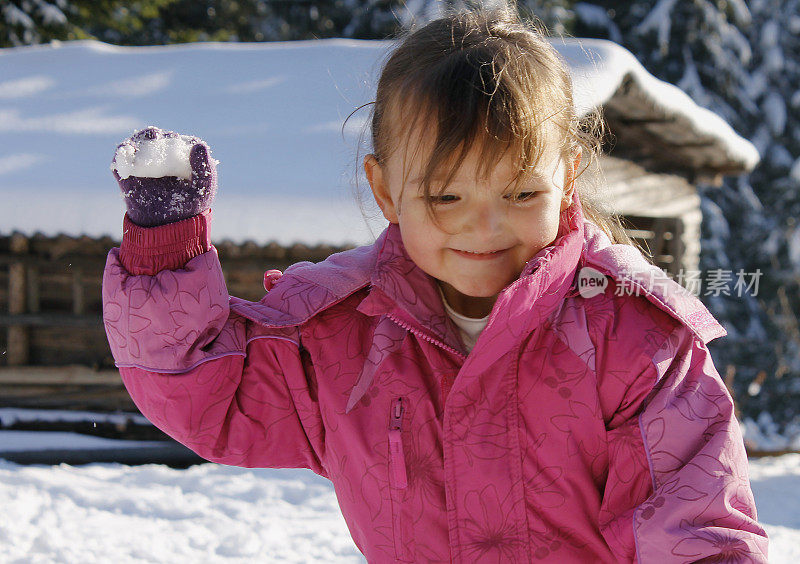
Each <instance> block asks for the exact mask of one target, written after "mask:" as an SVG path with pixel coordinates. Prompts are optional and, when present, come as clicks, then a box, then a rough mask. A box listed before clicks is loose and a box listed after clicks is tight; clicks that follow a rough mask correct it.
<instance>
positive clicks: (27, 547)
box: [0, 454, 800, 564]
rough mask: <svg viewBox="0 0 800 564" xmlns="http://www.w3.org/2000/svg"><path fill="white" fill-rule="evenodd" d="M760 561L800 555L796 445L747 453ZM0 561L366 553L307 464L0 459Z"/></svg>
mask: <svg viewBox="0 0 800 564" xmlns="http://www.w3.org/2000/svg"><path fill="white" fill-rule="evenodd" d="M750 473H751V479H752V485H753V491H754V493H755V496H756V502H757V505H758V512H759V518H760V521H761V523H762V524H763V525H764V527H765V528H766V530H767V532H768V534H769V535H770V539H771V540H770V562H772V563H774V564H790V563H791V564H794V563H796V562H797V561H798V559H800V511H799V510H798V507H800V454H788V455H784V456H781V457H776V458H761V459H754V460H751V461H750ZM0 507H2V511H1V512H0V562H9V563H11V562H14V563H22V562H25V563H39V562H42V563H44V562H47V563H49V562H61V563H71V562H76V563H78V562H79V563H82V564H83V563H91V562H225V563H227V562H255V561H260V562H306V563H307V562H364V559H363V557H362V556H361V554H360V553H359V552H358V550H357V548H356V547H355V545H354V544H353V542H352V540H351V539H350V536H349V533H348V531H347V527H346V525H345V523H344V519H343V518H342V516H341V513H340V512H339V508H338V505H337V503H336V497H335V495H334V491H333V486H332V485H331V484H330V482H328V481H327V480H325V479H324V478H320V477H319V476H317V475H315V474H313V473H312V472H310V471H308V470H294V469H280V470H274V469H246V468H234V467H230V466H222V465H218V464H201V465H197V466H193V467H191V468H188V469H186V470H175V469H171V468H168V467H166V466H161V465H154V464H151V465H145V466H124V465H120V464H90V465H86V466H79V467H77V466H68V465H64V464H62V465H59V466H19V465H16V464H13V463H10V462H5V461H0Z"/></svg>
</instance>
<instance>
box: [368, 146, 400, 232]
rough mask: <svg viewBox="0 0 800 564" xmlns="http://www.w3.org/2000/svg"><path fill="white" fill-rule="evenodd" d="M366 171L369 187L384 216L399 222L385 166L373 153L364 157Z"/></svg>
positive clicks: (391, 221) (391, 220)
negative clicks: (384, 171)
mask: <svg viewBox="0 0 800 564" xmlns="http://www.w3.org/2000/svg"><path fill="white" fill-rule="evenodd" d="M364 172H365V173H366V175H367V181H369V187H370V188H371V189H372V195H373V196H375V201H376V202H377V203H378V207H380V208H381V212H383V217H385V218H386V219H387V220H388V221H389V223H398V219H397V209H396V206H395V205H394V201H393V200H392V194H391V192H390V190H389V184H388V183H387V182H386V176H385V175H384V173H383V168H381V165H380V164H378V160H377V159H376V158H375V155H373V154H372V153H370V154H369V155H366V156H365V157H364Z"/></svg>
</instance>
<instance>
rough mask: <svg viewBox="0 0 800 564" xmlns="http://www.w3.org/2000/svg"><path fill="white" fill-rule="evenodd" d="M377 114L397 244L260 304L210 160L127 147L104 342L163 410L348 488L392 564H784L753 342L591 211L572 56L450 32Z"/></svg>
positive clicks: (147, 140) (394, 71)
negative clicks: (747, 436) (251, 296)
mask: <svg viewBox="0 0 800 564" xmlns="http://www.w3.org/2000/svg"><path fill="white" fill-rule="evenodd" d="M373 112H374V114H373V119H372V134H373V145H374V153H373V154H370V155H368V156H367V157H366V158H365V159H364V167H365V171H366V175H367V178H368V180H369V183H370V186H371V188H372V191H373V194H374V196H375V198H376V201H377V203H378V205H379V206H380V208H381V210H382V211H383V214H384V216H385V217H386V219H387V220H388V221H389V222H390V225H389V227H388V228H387V229H386V230H385V231H384V232H383V233H382V234H381V235H380V237H379V238H378V240H377V241H376V242H375V243H374V244H373V245H370V246H367V247H361V248H357V249H354V250H351V251H346V252H343V253H339V254H336V255H333V256H331V257H330V258H329V259H328V260H326V261H324V262H322V263H319V264H311V263H300V264H296V265H294V266H292V267H290V268H288V269H287V270H286V272H285V273H284V274H283V275H281V274H280V273H279V272H277V271H270V272H267V274H266V276H265V287H266V289H267V294H266V295H265V296H264V298H263V299H262V300H261V301H259V302H257V303H253V302H247V301H244V300H241V299H237V298H235V297H229V296H228V293H227V291H226V288H225V282H224V280H223V276H222V271H221V269H220V264H219V261H218V258H217V253H216V251H215V249H214V247H213V246H212V245H211V243H210V240H209V225H210V220H211V215H210V210H209V208H210V205H211V202H212V200H213V197H214V193H215V192H216V168H215V167H216V161H214V160H213V159H211V157H210V153H209V149H208V146H207V145H206V144H205V143H204V142H202V141H200V140H198V139H194V138H188V137H183V136H179V135H177V134H174V133H166V132H163V131H160V130H158V129H156V128H148V129H146V130H144V131H142V132H139V133H138V134H136V135H134V136H133V137H132V138H130V139H129V140H127V141H126V142H125V143H123V144H122V145H121V146H120V147H119V148H118V150H117V154H116V156H115V160H114V163H113V164H112V167H113V169H114V174H115V176H116V178H117V180H118V181H119V183H120V185H121V187H122V190H123V193H124V194H125V197H126V202H127V206H128V213H127V215H126V217H125V220H124V234H123V240H122V245H121V247H120V248H118V249H112V251H111V252H110V254H109V257H108V264H107V267H106V271H105V277H104V282H103V297H104V303H105V309H104V317H105V324H106V330H107V333H108V338H109V342H110V344H111V347H112V350H113V352H114V357H115V359H116V362H117V366H118V367H119V368H120V372H121V375H122V379H123V381H124V383H125V386H126V387H127V389H128V390H129V392H130V394H131V396H132V397H133V399H134V401H135V402H136V404H137V406H138V407H139V409H140V410H141V411H142V413H143V414H145V415H146V416H147V417H148V418H149V419H150V420H151V421H152V422H153V423H154V424H155V425H157V426H158V427H159V428H161V429H163V430H164V431H165V432H167V433H168V434H170V435H171V436H172V437H174V438H175V439H177V440H178V441H180V442H181V443H183V444H185V445H186V446H188V447H189V448H191V449H192V450H194V451H195V452H197V453H198V454H199V455H201V456H202V457H204V458H206V459H208V460H211V461H215V462H220V463H224V464H230V465H237V466H247V467H303V468H310V469H311V470H313V471H314V472H316V473H317V474H320V475H322V476H325V477H327V478H329V479H330V480H331V481H332V482H333V484H334V486H335V489H336V495H337V498H338V500H339V504H340V506H341V509H342V512H343V514H344V517H345V519H346V521H347V525H348V527H349V529H350V532H351V534H352V536H353V539H354V541H355V543H356V545H357V546H358V548H359V549H360V550H361V551H362V552H363V553H364V555H365V556H366V558H367V560H368V561H369V562H394V561H402V562H457V563H471V562H522V561H526V562H527V561H532V560H537V561H543V562H554V563H560V564H564V563H570V562H574V563H587V562H619V561H622V562H632V561H640V562H655V563H665V562H695V561H704V562H711V561H714V562H717V561H719V562H722V561H724V562H766V550H767V539H766V535H765V533H764V531H763V529H762V528H761V527H760V526H759V525H758V523H757V521H756V510H755V505H754V501H753V496H752V493H751V490H750V485H749V481H748V476H747V459H746V456H745V451H744V447H743V443H742V438H741V436H740V432H739V427H738V425H737V422H736V420H735V418H734V415H733V405H732V401H731V397H730V395H729V394H728V392H727V390H726V388H725V386H724V384H723V382H722V381H721V379H720V377H719V375H718V374H717V371H716V370H715V369H714V364H713V362H712V360H711V357H710V356H709V352H708V349H707V348H706V344H707V343H708V341H710V340H711V339H714V338H716V337H720V336H723V335H725V330H724V329H723V328H722V327H721V326H720V325H719V324H718V323H717V322H716V321H715V320H714V318H713V317H712V316H711V315H710V314H709V313H708V311H707V310H706V308H705V307H704V306H703V305H702V304H701V303H700V302H699V301H698V300H697V299H696V298H694V297H693V296H692V295H691V294H690V293H688V292H685V291H683V290H682V289H681V287H680V286H679V285H677V284H676V283H674V282H672V281H670V280H669V279H668V278H666V277H665V275H664V274H663V273H662V272H661V271H660V270H659V269H657V268H656V267H654V266H652V265H650V264H649V263H647V262H646V261H645V259H644V258H643V257H642V255H641V254H640V253H639V252H638V251H637V250H636V249H635V248H634V247H633V246H630V245H626V244H616V243H612V240H616V237H615V236H614V232H613V230H611V229H609V228H608V225H609V224H610V222H609V221H608V220H606V219H604V218H603V217H602V216H600V215H599V214H598V212H597V211H595V210H592V209H591V208H589V207H588V206H587V204H586V203H585V202H583V201H582V200H581V198H580V197H579V194H578V192H577V190H576V187H575V180H576V177H577V176H578V175H579V174H580V171H579V170H578V168H579V166H580V163H581V161H582V156H583V159H585V160H586V161H588V160H589V159H588V157H589V156H591V155H589V154H588V152H589V151H590V150H592V145H591V143H587V137H586V135H585V134H584V133H581V131H582V130H581V128H580V124H579V123H578V119H577V118H576V115H575V110H574V109H573V104H572V90H571V83H570V79H569V75H568V73H567V71H566V70H565V67H564V64H563V63H562V62H561V61H560V59H559V57H558V56H557V54H556V53H555V51H554V50H553V49H552V47H551V46H550V45H549V43H548V42H547V40H546V39H544V37H543V36H542V35H541V34H540V33H539V32H537V31H536V30H535V29H534V28H533V27H532V26H530V25H529V24H525V23H521V22H520V21H519V19H518V16H517V15H516V14H515V13H514V12H513V11H511V10H496V11H491V12H478V11H468V12H464V13H458V14H454V15H450V16H447V17H444V18H442V19H439V20H437V21H434V22H432V23H430V24H428V25H426V26H424V27H422V28H420V29H418V30H416V31H414V32H413V33H410V34H409V35H408V36H407V37H405V39H404V40H403V41H402V43H401V44H400V45H399V47H397V49H396V50H395V51H394V52H393V54H392V55H391V57H390V58H389V59H388V61H387V62H386V64H385V66H384V68H383V72H382V75H381V78H380V82H379V84H378V91H377V98H376V102H375V106H374V109H373ZM582 153H583V155H582ZM607 232H608V233H607ZM610 237H611V238H610Z"/></svg>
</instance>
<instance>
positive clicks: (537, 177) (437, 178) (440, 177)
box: [408, 171, 547, 184]
mask: <svg viewBox="0 0 800 564" xmlns="http://www.w3.org/2000/svg"><path fill="white" fill-rule="evenodd" d="M422 179H423V176H422V175H420V176H415V177H414V178H412V179H411V180H409V181H408V182H409V183H411V184H420V183H421V182H422ZM445 179H446V177H445V175H444V174H434V175H433V176H432V177H431V182H442V181H444V180H445ZM530 179H531V180H533V181H539V182H545V181H547V175H546V174H542V173H541V172H539V171H533V172H531V173H530ZM460 181H462V179H461V177H460V176H459V175H456V176H455V177H454V178H453V183H454V184H455V183H458V182H460Z"/></svg>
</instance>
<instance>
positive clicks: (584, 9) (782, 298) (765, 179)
mask: <svg viewBox="0 0 800 564" xmlns="http://www.w3.org/2000/svg"><path fill="white" fill-rule="evenodd" d="M575 12H576V15H577V21H576V28H575V33H576V35H578V36H586V37H591V36H594V37H604V38H608V39H613V40H615V41H617V42H621V43H622V44H623V45H624V46H625V47H627V48H628V49H629V50H631V51H632V52H633V53H635V54H636V55H637V57H638V58H639V60H640V61H641V62H642V63H643V64H644V66H645V67H646V68H647V69H648V70H649V71H650V72H651V73H653V74H655V75H656V76H658V77H659V78H661V79H663V80H666V81H668V82H672V83H674V84H677V85H678V86H679V87H681V88H682V89H683V90H684V91H686V92H687V93H688V94H689V95H690V96H691V97H692V98H693V99H694V100H695V101H696V102H697V103H698V104H700V105H702V106H705V107H707V108H709V109H711V110H713V111H715V112H716V113H718V114H720V115H722V117H724V118H725V119H726V120H727V121H728V122H729V123H730V124H731V125H733V127H734V128H735V129H736V130H737V132H739V133H740V134H741V135H743V136H744V137H746V138H748V139H750V140H752V141H753V143H754V144H755V145H756V147H757V148H758V150H759V152H760V153H761V155H762V159H763V160H762V163H761V165H760V166H759V167H758V168H757V169H756V170H755V171H754V172H753V174H752V175H750V176H749V177H741V178H729V179H727V180H726V181H725V184H724V186H723V187H722V188H721V189H720V188H714V187H711V186H706V185H700V186H699V188H700V192H701V197H702V206H703V214H704V222H703V241H702V245H703V248H702V255H701V266H702V268H704V269H705V270H706V271H707V270H709V269H715V268H722V269H726V270H727V269H730V270H733V271H736V270H738V269H740V268H741V269H743V270H744V271H745V272H748V273H752V272H756V270H757V269H758V270H760V271H761V272H762V273H763V275H762V277H761V279H760V281H759V292H758V295H757V296H752V294H751V293H746V294H745V295H743V296H739V295H737V293H735V292H733V291H731V295H730V296H724V295H721V296H718V297H708V298H707V299H706V301H707V305H709V307H710V308H711V310H712V312H713V313H714V314H715V315H716V316H717V317H718V318H719V319H721V321H722V322H723V323H724V325H725V326H726V328H728V330H729V336H728V337H727V338H725V339H722V340H720V341H715V342H713V343H711V344H710V347H711V348H712V350H713V351H714V357H715V359H716V362H717V365H718V367H719V368H720V370H721V372H723V373H725V367H726V366H729V365H730V366H735V367H736V378H735V391H736V395H737V398H738V399H739V405H740V407H741V408H742V410H743V412H744V414H745V415H751V416H754V417H755V416H757V415H758V413H759V412H760V411H762V410H765V411H768V412H771V413H772V414H773V416H775V417H776V418H778V419H779V420H780V421H782V422H788V421H790V420H791V419H793V418H795V417H797V416H798V415H800V413H799V410H798V401H797V400H798V396H799V395H800V390H798V386H797V382H798V380H800V333H798V330H797V314H796V312H797V311H800V301H798V280H800V260H797V261H795V262H794V263H793V262H792V261H791V260H790V257H791V252H790V251H791V248H790V243H791V241H792V237H793V236H794V234H795V233H796V232H797V226H796V224H795V217H797V215H798V212H800V190H798V185H799V184H800V174H796V175H794V176H793V175H791V174H790V173H791V171H792V170H793V167H796V170H798V172H800V165H796V164H795V163H796V162H800V161H797V160H795V159H796V156H797V155H799V154H800V135H798V134H796V133H794V134H788V133H787V132H796V131H798V130H799V129H798V125H800V123H798V118H800V111H798V110H799V109H800V94H798V93H797V86H796V85H797V84H800V67H798V63H797V61H796V60H793V59H787V58H786V57H785V54H791V53H797V52H798V47H800V45H799V44H798V31H800V15H798V14H800V1H799V0H790V1H782V0H753V1H752V2H750V6H749V8H748V6H747V5H746V4H745V2H744V1H743V0H726V1H722V0H720V1H718V2H710V1H708V0H691V1H686V2H677V1H676V0H658V1H653V0H637V1H633V2H628V3H620V2H612V1H600V0H596V1H595V2H593V3H592V4H588V3H581V4H578V5H576V6H575ZM673 24H674V25H673ZM798 258H800V257H798Z"/></svg>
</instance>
